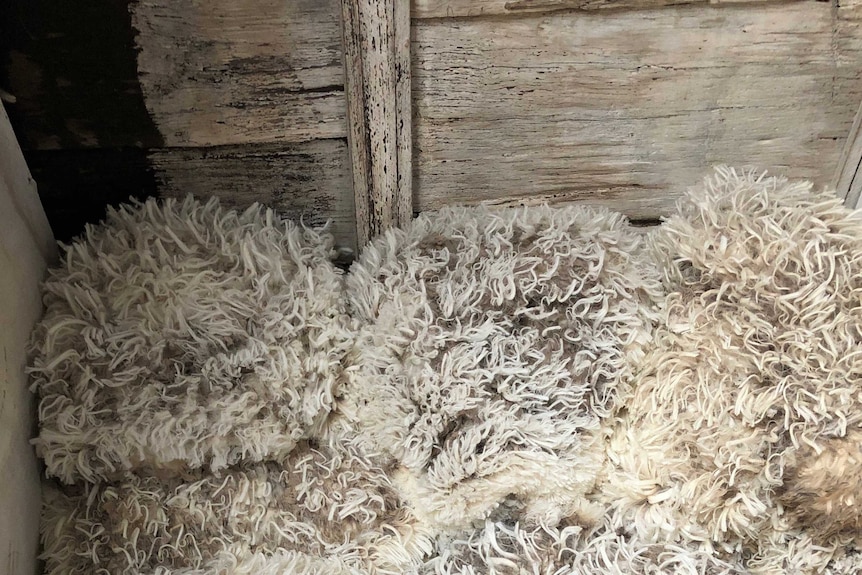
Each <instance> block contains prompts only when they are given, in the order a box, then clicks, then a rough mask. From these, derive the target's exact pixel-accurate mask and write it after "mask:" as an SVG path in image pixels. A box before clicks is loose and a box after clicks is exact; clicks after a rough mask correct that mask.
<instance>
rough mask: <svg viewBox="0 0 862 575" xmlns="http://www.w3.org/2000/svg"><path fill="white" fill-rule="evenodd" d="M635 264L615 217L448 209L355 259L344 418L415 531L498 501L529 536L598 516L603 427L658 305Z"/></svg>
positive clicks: (636, 242)
mask: <svg viewBox="0 0 862 575" xmlns="http://www.w3.org/2000/svg"><path fill="white" fill-rule="evenodd" d="M643 261H644V255H643V242H642V236H641V234H639V233H637V232H635V231H634V230H633V229H631V228H630V227H629V226H628V224H627V222H626V221H625V219H624V218H623V217H622V216H620V215H619V214H613V213H611V212H608V211H605V210H598V209H589V208H575V207H570V208H561V209H553V208H549V207H547V206H545V207H536V208H531V209H522V210H492V209H489V208H485V207H480V208H471V209H465V208H458V209H444V210H442V211H440V212H437V213H426V214H422V215H420V216H419V217H418V218H417V219H416V220H414V221H413V222H411V223H410V224H409V225H408V226H407V227H406V229H404V230H391V231H388V232H387V233H386V234H385V235H383V236H381V237H379V238H377V239H376V240H375V241H373V242H372V243H371V244H370V245H369V246H367V247H366V248H365V250H364V251H363V252H362V254H361V256H360V258H359V259H358V261H357V262H355V263H354V265H353V267H352V268H351V270H350V274H349V275H348V279H347V292H346V293H347V298H348V300H349V303H350V311H351V313H352V315H353V316H354V318H355V319H356V320H358V321H359V323H360V326H361V327H360V335H359V337H358V339H357V343H356V345H355V348H354V350H353V352H352V353H351V355H350V357H349V363H350V367H349V368H348V369H347V374H348V382H347V384H346V386H345V388H344V390H343V392H342V398H341V401H340V403H339V409H340V410H341V411H342V412H343V413H345V414H347V415H348V416H349V417H350V418H351V419H352V420H353V421H354V422H355V423H356V425H357V426H358V428H359V429H360V432H361V437H362V439H363V440H364V442H365V445H366V447H367V448H368V449H369V450H370V451H372V452H375V453H378V454H379V455H380V457H381V458H382V459H383V460H384V461H385V462H386V463H387V465H392V466H393V467H394V468H395V469H396V470H395V472H394V475H393V478H394V481H395V483H396V485H397V486H398V487H399V489H400V492H401V493H402V495H404V496H405V497H406V498H407V500H408V501H409V502H410V503H411V505H412V507H413V509H414V510H415V512H416V513H417V514H418V515H419V516H420V518H421V519H422V520H423V521H424V522H425V524H427V525H431V526H435V527H437V528H441V529H449V530H451V529H458V528H464V527H467V526H468V525H469V524H470V522H472V521H474V520H482V519H484V518H486V517H488V516H489V515H490V514H491V513H492V512H493V511H494V509H495V508H496V507H497V506H498V505H499V504H501V503H502V502H504V501H505V500H507V499H512V500H516V501H518V502H519V505H520V506H521V509H522V516H523V519H524V520H525V521H527V522H529V523H533V524H550V525H552V524H554V523H556V522H558V521H559V520H560V519H561V518H563V517H569V516H572V515H576V516H578V517H579V518H580V520H581V521H583V522H585V523H590V522H592V521H595V520H596V519H597V518H598V517H599V516H600V514H601V509H600V508H598V507H596V506H595V505H593V504H592V503H591V502H590V501H589V499H588V497H587V495H588V494H589V493H590V491H591V490H592V488H593V486H594V484H595V481H596V477H597V475H598V474H599V472H600V471H601V468H602V462H603V459H604V445H603V440H604V438H603V434H602V427H601V422H602V420H603V418H605V417H607V416H608V415H610V414H611V413H613V412H614V411H615V410H616V408H617V402H618V399H617V398H618V396H619V393H620V388H621V387H623V386H625V384H626V380H627V377H628V374H629V370H630V365H631V363H632V362H634V361H636V360H637V359H639V357H640V355H641V351H640V349H641V347H642V345H643V344H644V343H645V342H646V341H647V340H648V338H649V332H650V325H649V324H650V321H651V319H652V317H653V316H652V313H653V312H651V311H650V305H652V303H653V300H655V299H656V298H657V297H659V295H660V291H661V290H660V283H659V281H658V276H657V274H656V273H655V272H654V271H653V268H651V267H649V266H645V265H644V264H643Z"/></svg>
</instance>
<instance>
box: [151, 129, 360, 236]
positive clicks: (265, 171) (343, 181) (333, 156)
mask: <svg viewBox="0 0 862 575" xmlns="http://www.w3.org/2000/svg"><path fill="white" fill-rule="evenodd" d="M150 162H151V164H152V166H153V169H154V170H155V173H156V179H157V181H158V188H159V194H160V195H161V196H174V197H182V196H185V195H186V194H189V193H191V194H193V195H196V196H199V197H207V196H217V197H218V198H220V199H221V201H222V203H223V205H225V206H229V207H233V208H239V209H244V208H246V207H248V206H249V205H251V204H252V203H254V202H260V203H262V204H264V205H267V206H270V207H272V208H274V209H276V210H277V211H279V212H280V213H282V214H283V215H285V216H286V217H289V218H291V219H293V220H296V221H300V220H301V221H302V222H304V223H305V224H308V225H310V226H320V225H323V224H324V223H326V221H327V220H331V223H332V228H331V229H332V232H333V234H334V235H335V239H336V242H337V245H338V246H339V247H342V248H347V249H350V250H355V248H356V234H355V227H356V224H355V220H354V211H353V195H352V194H351V193H350V167H349V165H348V160H347V143H346V142H345V141H344V140H318V141H315V142H309V143H305V144H296V145H292V146H289V147H286V146H284V145H282V144H278V145H273V144H268V145H257V146H226V147H218V148H204V149H196V148H190V149H164V150H157V151H154V152H152V153H151V154H150Z"/></svg>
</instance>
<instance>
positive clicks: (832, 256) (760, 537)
mask: <svg viewBox="0 0 862 575" xmlns="http://www.w3.org/2000/svg"><path fill="white" fill-rule="evenodd" d="M652 244H653V246H654V251H655V253H656V257H657V258H658V259H659V260H660V261H661V262H662V265H663V267H664V271H665V275H666V278H665V279H666V284H667V289H668V296H667V302H666V304H665V306H664V312H663V318H662V321H661V323H660V325H659V327H658V329H657V331H656V334H655V337H654V339H653V342H652V344H650V346H648V349H647V354H646V356H645V358H644V359H643V360H642V361H641V362H640V365H639V367H638V371H637V374H636V377H635V381H636V388H635V391H634V393H633V395H632V397H631V398H630V399H628V400H627V402H626V412H625V414H624V415H623V417H622V419H621V423H620V425H619V428H618V430H617V433H616V435H615V436H614V438H613V442H612V447H611V450H610V455H611V458H612V459H613V461H614V463H615V465H616V466H617V471H616V472H615V473H613V474H612V475H611V478H610V480H609V482H608V483H607V484H606V485H605V486H604V493H605V498H606V500H607V501H608V502H609V503H611V504H613V505H614V506H616V507H618V508H619V509H621V510H623V511H624V512H625V516H626V517H628V518H629V519H630V521H631V524H632V525H633V526H634V527H635V528H636V530H637V533H638V536H639V537H641V538H644V539H647V540H655V541H676V540H690V541H694V542H700V544H701V546H702V547H703V548H704V549H716V550H717V551H721V552H724V553H728V552H732V553H739V554H744V555H745V557H746V558H747V560H746V567H747V568H748V569H750V570H751V572H754V573H779V572H781V573H785V572H786V573H806V572H817V571H818V570H820V569H822V568H823V567H824V566H825V565H826V564H827V563H828V562H829V561H830V559H831V558H833V557H837V556H838V555H840V553H841V552H843V547H844V545H845V544H846V543H847V542H848V541H849V540H850V538H852V537H853V536H854V535H856V533H857V530H858V527H859V525H860V516H862V515H860V512H862V507H860V505H859V502H858V497H859V495H858V494H859V490H860V484H859V477H860V475H859V470H860V468H862V457H860V443H859V438H860V426H862V393H860V392H862V386H860V384H861V383H862V218H860V215H859V214H858V213H855V212H851V211H850V210H848V209H846V208H844V207H843V206H842V204H841V201H840V200H839V199H837V198H835V197H834V195H832V194H830V193H814V192H812V191H811V185H810V184H807V183H802V182H800V183H791V182H788V181H786V180H784V179H782V178H767V177H765V176H764V175H755V174H751V173H738V172H735V171H732V170H726V169H721V170H719V171H718V172H717V173H716V174H715V176H713V177H712V178H710V179H707V181H706V182H705V184H704V185H703V186H702V187H700V188H697V189H695V190H693V191H692V192H690V194H689V195H688V196H687V197H686V198H685V199H684V200H683V201H682V202H681V203H680V205H679V208H678V214H677V215H675V216H674V217H672V218H671V219H670V220H669V221H667V222H666V223H665V224H664V225H663V226H662V228H661V229H660V230H659V231H658V232H657V233H656V234H655V235H654V236H653V239H652Z"/></svg>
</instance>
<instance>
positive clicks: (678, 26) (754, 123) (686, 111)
mask: <svg viewBox="0 0 862 575" xmlns="http://www.w3.org/2000/svg"><path fill="white" fill-rule="evenodd" d="M0 47H2V49H3V50H4V53H3V54H0V56H3V57H0V88H2V89H3V90H4V94H5V99H6V100H7V102H10V103H9V104H8V106H9V111H10V115H11V116H12V120H13V124H14V125H15V128H16V130H17V135H18V138H19V141H20V144H21V147H22V148H23V151H24V154H23V156H22V153H21V150H19V147H18V145H17V144H16V142H15V138H14V136H13V134H12V131H11V128H10V125H9V121H8V119H7V117H6V114H5V112H4V113H3V115H2V117H0V175H2V178H0V248H2V249H0V317H2V329H0V338H2V341H3V355H2V356H0V362H2V370H0V373H2V374H3V375H2V380H0V431H2V432H0V440H1V441H2V448H0V473H3V475H4V477H3V489H2V490H0V499H2V503H0V509H3V511H4V513H3V514H2V515H0V551H2V553H3V556H2V558H0V572H3V573H9V574H10V575H18V574H31V573H33V572H34V570H35V569H36V563H35V553H36V551H37V527H38V514H39V495H38V485H39V475H38V472H37V464H36V461H35V459H34V457H33V455H32V450H31V449H30V446H29V443H28V439H29V437H31V436H32V435H33V421H34V420H33V405H32V400H31V397H30V394H29V393H28V391H27V381H26V378H25V376H24V362H25V358H24V347H25V341H26V339H27V337H28V335H29V331H30V328H31V326H32V325H33V323H34V321H35V320H36V318H37V316H38V314H39V312H40V298H39V292H38V281H39V279H40V277H42V274H43V272H44V269H45V266H46V263H47V262H49V261H50V260H51V258H52V257H54V248H53V242H52V236H51V231H50V229H49V227H48V223H47V221H46V218H45V214H44V213H43V211H42V207H41V206H40V204H39V199H38V197H37V194H36V186H35V184H34V181H33V179H32V178H31V177H30V174H29V172H28V169H27V166H26V165H25V161H24V159H25V158H26V160H27V163H29V164H30V167H31V169H32V171H33V175H34V176H35V178H36V181H37V182H38V184H39V187H40V195H41V197H42V202H43V204H44V206H45V212H47V214H48V216H49V219H50V220H51V223H52V225H53V228H54V231H55V233H57V236H58V237H60V238H61V239H68V237H70V236H71V235H73V233H74V232H75V231H76V230H80V225H81V222H82V221H84V220H86V219H90V220H92V219H94V218H95V219H98V218H97V216H98V213H99V208H103V207H104V204H106V203H116V202H119V201H122V200H124V199H126V198H127V197H128V196H129V195H130V194H131V195H139V196H140V195H159V196H178V195H185V194H186V193H188V192H192V193H195V194H198V195H202V196H203V195H211V194H214V195H218V196H220V197H221V198H222V199H223V201H224V202H225V203H226V204H228V205H234V206H237V207H241V206H243V205H247V204H249V203H251V202H252V201H262V202H264V203H266V204H268V205H271V206H273V207H275V208H277V209H280V210H282V211H283V212H285V213H287V214H288V215H290V216H293V217H297V218H299V217H302V218H303V219H305V220H306V221H311V222H316V221H323V220H325V219H331V220H332V221H333V225H334V231H335V234H336V237H337V240H338V242H339V244H340V245H341V246H342V247H345V248H348V249H353V250H355V249H356V248H357V246H361V245H363V244H364V242H365V241H366V240H367V239H368V238H369V237H371V236H373V235H374V234H376V233H378V232H380V231H381V230H383V229H385V228H387V227H389V226H392V225H398V224H400V223H403V222H404V221H406V220H408V219H409V218H410V217H412V216H413V214H414V213H416V212H419V211H423V210H431V209H436V208H440V207H442V206H444V205H448V204H473V203H478V202H490V203H493V204H496V205H501V206H510V205H521V204H535V203H540V202H549V203H552V204H561V203H570V202H582V203H593V204H602V205H607V206H609V207H611V208H614V209H617V210H620V211H622V212H624V213H626V214H627V215H629V216H630V217H631V218H632V219H635V220H648V221H655V220H657V219H659V218H660V217H661V216H662V215H664V214H666V213H667V212H668V211H669V209H670V207H671V206H672V205H673V203H674V201H675V200H676V198H677V197H678V196H679V195H680V193H681V192H682V191H684V190H685V188H686V187H687V186H689V185H692V184H694V183H696V182H697V181H698V180H699V179H700V178H701V177H702V175H703V174H704V173H705V172H707V171H708V170H709V168H710V167H711V166H712V165H713V164H715V163H727V164H729V165H733V166H756V167H760V168H768V169H770V170H771V171H773V172H778V173H784V174H786V175H787V176H790V177H793V178H807V179H811V180H813V181H814V182H815V184H816V185H818V186H826V185H832V186H836V187H837V189H838V192H839V193H840V194H842V195H843V196H845V197H846V198H847V201H848V203H849V204H850V205H854V206H855V205H858V204H859V202H860V190H862V178H859V177H857V173H858V171H859V166H860V161H862V138H859V137H858V132H859V130H860V119H859V115H858V114H856V110H857V106H858V104H859V102H860V100H862V76H860V71H862V2H860V1H859V0H849V1H845V0H841V2H837V1H836V2H835V3H829V2H816V1H814V0H799V1H787V0H785V1H782V0H777V1H762V0H750V1H749V0H740V1H733V0H731V1H727V2H725V1H723V0H715V1H712V2H705V1H702V0H413V2H412V4H411V3H409V2H407V1H404V0H289V1H287V2H274V1H272V0H243V1H241V2H237V1H236V0H210V1H207V2H198V1H197V0H133V1H130V2H128V3H123V2H120V3H117V2H113V1H111V0H95V1H94V2H89V3H85V4H84V5H82V4H80V3H61V2H57V1H41V2H32V1H31V0H13V1H11V2H9V3H8V4H6V6H5V7H3V8H0ZM854 117H855V118H856V119H855V121H854ZM82 206H84V207H86V206H90V207H91V208H95V210H94V211H89V212H85V211H84V208H83V207H82ZM61 232H62V233H61Z"/></svg>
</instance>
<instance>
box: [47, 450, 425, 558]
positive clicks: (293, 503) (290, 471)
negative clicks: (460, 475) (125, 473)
mask: <svg viewBox="0 0 862 575" xmlns="http://www.w3.org/2000/svg"><path fill="white" fill-rule="evenodd" d="M43 514H44V516H43V532H44V536H43V540H44V553H43V556H44V559H45V560H46V574H47V575H69V574H72V573H80V574H83V573H101V574H111V575H119V574H123V575H125V574H129V575H131V574H135V575H139V574H154V575H155V574H160V575H167V574H173V575H180V574H188V575H191V574H193V573H194V574H216V573H233V574H246V573H247V574H249V575H251V574H255V575H257V574H259V573H272V574H273V575H275V574H279V575H281V574H284V573H291V574H296V575H306V574H307V575H312V574H313V575H329V574H337V573H344V574H356V575H358V574H364V573H380V574H384V573H391V574H393V575H394V574H401V573H402V572H403V569H402V565H403V564H411V562H413V561H415V559H414V558H415V557H419V556H421V555H423V554H425V553H427V552H428V550H429V548H428V543H427V539H423V538H422V537H421V535H420V533H419V532H418V530H417V529H415V528H414V520H413V518H412V516H411V515H410V512H409V511H408V510H407V509H406V508H404V506H402V505H401V504H400V501H399V499H398V497H397V495H396V494H395V493H394V492H393V490H392V487H391V486H390V484H389V481H388V478H387V477H386V475H385V473H384V472H383V470H381V469H379V468H377V467H374V466H373V465H371V464H370V462H369V461H368V460H367V459H366V458H365V457H364V456H363V455H362V454H361V452H359V451H357V450H356V449H355V448H354V447H353V446H351V445H350V443H349V440H346V439H345V438H341V439H340V440H339V441H338V442H337V444H336V443H335V442H333V444H331V445H327V444H315V443H312V442H301V443H300V444H299V445H297V446H296V448H295V449H294V450H293V451H292V452H291V454H290V456H289V457H288V459H287V460H286V461H285V462H283V463H280V464H276V463H257V464H250V465H248V466H241V467H238V468H235V469H231V470H230V471H226V472H225V473H223V474H212V473H208V472H197V473H196V478H195V479H194V480H191V479H186V480H183V479H179V478H174V479H159V478H156V477H152V476H150V477H138V476H132V477H131V478H129V479H127V480H124V481H121V482H116V483H112V484H107V483H103V484H99V485H91V484H84V485H81V486H74V487H69V486H63V487H60V488H55V489H48V490H47V491H46V493H45V505H44V510H43Z"/></svg>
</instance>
